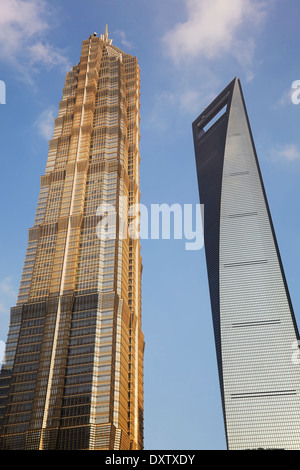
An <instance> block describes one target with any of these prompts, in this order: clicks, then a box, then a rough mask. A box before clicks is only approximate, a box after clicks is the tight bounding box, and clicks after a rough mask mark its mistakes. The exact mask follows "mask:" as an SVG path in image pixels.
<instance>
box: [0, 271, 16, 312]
mask: <svg viewBox="0 0 300 470" xmlns="http://www.w3.org/2000/svg"><path fill="white" fill-rule="evenodd" d="M16 297H17V292H16V290H15V287H14V285H13V279H12V278H11V277H10V276H7V277H5V278H4V279H2V280H1V281H0V314H2V315H8V314H9V310H10V307H12V306H13V305H14V304H15V302H16Z"/></svg>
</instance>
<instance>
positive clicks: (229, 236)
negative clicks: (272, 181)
mask: <svg viewBox="0 0 300 470" xmlns="http://www.w3.org/2000/svg"><path fill="white" fill-rule="evenodd" d="M213 119H215V121H214V122H213V123H212V120H213ZM209 125H210V127H209ZM193 132H194V143H195V154H196V164H197V173H198V182H199V194H200V201H201V203H203V204H204V214H205V219H204V232H205V249H206V260H207V269H208V279H209V287H210V296H211V306H212V315H213V323H214V331H215V340H216V350H217V360H218V368H219V376H220V385H221V395H222V403H223V410H224V420H225V428H226V437H227V443H228V448H229V449H231V450H243V449H259V448H264V449H300V368H299V365H298V364H295V363H294V362H293V360H292V359H293V351H294V349H293V348H294V347H295V344H296V343H297V340H298V338H299V335H298V329H297V326H296V322H295V317H294V312H293V308H292V303H291V300H290V296H289V292H288V287H287V283H286V279H285V275H284V270H283V266H282V262H281V258H280V254H279V249H278V245H277V241H276V237H275V232H274V227H273V224H272V220H271V215H270V211H269V207H268V202H267V198H266V193H265V189H264V186H263V181H262V177H261V173H260V169H259V164H258V160H257V156H256V152H255V147H254V142H253V138H252V134H251V130H250V125H249V121H248V117H247V112H246V108H245V104H244V99H243V95H242V91H241V86H240V82H239V80H238V79H235V80H234V81H233V82H232V83H231V84H230V85H229V86H228V87H227V88H226V89H225V90H224V91H223V92H222V93H221V94H220V95H219V96H218V97H217V98H216V99H215V100H214V101H213V103H211V105H210V106H209V107H208V108H207V109H206V110H205V111H204V112H203V113H202V114H201V115H200V116H199V118H197V119H196V121H195V122H194V123H193Z"/></svg>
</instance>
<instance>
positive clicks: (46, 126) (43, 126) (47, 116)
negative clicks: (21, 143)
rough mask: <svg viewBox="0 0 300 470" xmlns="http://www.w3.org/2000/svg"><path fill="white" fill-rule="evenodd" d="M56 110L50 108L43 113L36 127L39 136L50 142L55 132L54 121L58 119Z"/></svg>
mask: <svg viewBox="0 0 300 470" xmlns="http://www.w3.org/2000/svg"><path fill="white" fill-rule="evenodd" d="M56 114H57V113H56V109H55V107H54V106H50V107H49V108H48V109H46V110H45V111H43V112H42V113H41V114H40V116H39V117H38V119H37V120H36V122H35V123H34V127H35V128H36V129H37V130H38V132H39V134H40V135H41V136H42V137H43V138H45V139H46V140H50V139H51V138H52V135H53V130H54V119H55V117H56Z"/></svg>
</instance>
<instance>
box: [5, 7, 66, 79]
mask: <svg viewBox="0 0 300 470" xmlns="http://www.w3.org/2000/svg"><path fill="white" fill-rule="evenodd" d="M51 22H53V13H52V10H51V6H50V5H49V3H48V2H47V1H46V0H1V4H0V60H1V61H5V62H9V63H11V64H13V65H14V66H15V67H17V69H18V70H19V71H20V72H21V73H22V76H23V78H26V79H27V80H30V79H31V76H32V72H34V71H36V70H37V67H38V66H39V65H41V66H45V65H46V66H48V67H52V66H56V65H59V66H63V68H64V69H66V68H69V63H68V59H67V57H66V56H65V54H64V52H63V51H60V50H58V49H55V48H54V47H53V46H52V45H51V44H49V43H47V42H46V41H45V36H46V35H47V34H48V33H49V31H50V29H51Z"/></svg>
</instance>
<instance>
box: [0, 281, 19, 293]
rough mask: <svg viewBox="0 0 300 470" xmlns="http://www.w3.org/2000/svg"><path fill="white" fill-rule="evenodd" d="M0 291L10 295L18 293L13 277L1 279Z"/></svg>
mask: <svg viewBox="0 0 300 470" xmlns="http://www.w3.org/2000/svg"><path fill="white" fill-rule="evenodd" d="M0 293H1V294H4V295H5V296H9V297H15V296H16V295H17V294H16V291H15V289H14V286H13V285H12V278H11V277H9V276H8V277H5V278H4V279H2V280H1V281H0Z"/></svg>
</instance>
